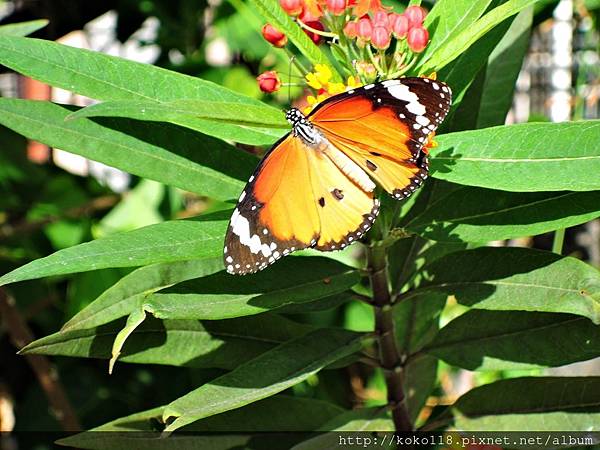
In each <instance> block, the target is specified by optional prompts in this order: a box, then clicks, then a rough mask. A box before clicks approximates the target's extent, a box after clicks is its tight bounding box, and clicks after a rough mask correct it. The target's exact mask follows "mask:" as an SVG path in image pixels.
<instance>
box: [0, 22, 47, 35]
mask: <svg viewBox="0 0 600 450" xmlns="http://www.w3.org/2000/svg"><path fill="white" fill-rule="evenodd" d="M46 25H48V21H47V20H46V19H39V20H30V21H28V22H19V23H10V24H7V25H1V26H0V36H27V35H28V34H31V33H33V32H35V31H37V30H40V29H42V28H44V27H45V26H46Z"/></svg>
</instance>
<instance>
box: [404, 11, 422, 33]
mask: <svg viewBox="0 0 600 450" xmlns="http://www.w3.org/2000/svg"><path fill="white" fill-rule="evenodd" d="M404 15H405V16H406V18H407V19H408V23H409V24H410V28H412V27H419V26H421V25H423V20H425V16H426V13H425V10H424V9H423V8H421V7H420V6H409V7H408V8H406V10H405V11H404Z"/></svg>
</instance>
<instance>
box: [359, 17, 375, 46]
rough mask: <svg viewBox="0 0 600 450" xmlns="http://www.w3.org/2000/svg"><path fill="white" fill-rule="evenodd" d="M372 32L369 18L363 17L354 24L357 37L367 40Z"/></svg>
mask: <svg viewBox="0 0 600 450" xmlns="http://www.w3.org/2000/svg"><path fill="white" fill-rule="evenodd" d="M372 32H373V25H371V19H369V18H368V17H363V18H362V19H360V20H359V21H358V25H356V34H357V36H358V37H359V38H361V39H363V40H365V41H368V40H370V39H371V33H372Z"/></svg>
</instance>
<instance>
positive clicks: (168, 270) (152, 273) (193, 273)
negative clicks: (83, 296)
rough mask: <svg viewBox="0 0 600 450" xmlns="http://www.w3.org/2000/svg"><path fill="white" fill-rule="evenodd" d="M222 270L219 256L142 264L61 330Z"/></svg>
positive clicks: (120, 312)
mask: <svg viewBox="0 0 600 450" xmlns="http://www.w3.org/2000/svg"><path fill="white" fill-rule="evenodd" d="M220 270H223V259H222V257H221V256H218V257H213V258H205V259H193V260H191V261H180V262H175V263H165V264H154V265H151V266H146V267H141V268H139V269H136V270H134V271H133V272H131V273H130V274H128V275H126V276H124V277H123V278H121V280H119V281H118V282H116V283H115V284H114V285H113V286H111V287H110V288H109V289H107V290H106V291H104V293H102V295H100V296H99V297H98V298H97V299H96V300H94V301H93V302H92V303H90V304H89V305H87V306H86V307H85V308H84V309H82V310H81V311H79V312H78V313H77V314H75V316H73V317H72V318H71V319H70V320H69V321H68V322H67V323H65V324H64V325H63V327H62V328H61V331H71V330H79V329H84V328H93V327H97V326H99V325H104V324H105V323H108V322H112V321H113V320H115V319H118V318H120V317H124V316H127V315H129V314H130V313H131V312H132V311H134V310H135V309H140V308H141V307H142V304H143V302H144V300H145V299H146V297H147V296H148V295H149V294H151V293H153V292H156V291H159V290H160V289H163V288H165V287H167V286H171V285H173V284H176V283H180V282H182V281H185V280H190V279H192V278H198V277H203V276H206V275H211V274H213V273H215V272H218V271H220Z"/></svg>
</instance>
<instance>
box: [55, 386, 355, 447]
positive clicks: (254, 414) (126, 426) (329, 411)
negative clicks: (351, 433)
mask: <svg viewBox="0 0 600 450" xmlns="http://www.w3.org/2000/svg"><path fill="white" fill-rule="evenodd" d="M164 409H165V407H164V406H161V407H158V408H153V409H150V410H147V411H142V412H139V413H135V414H131V415H129V416H125V417H121V418H119V419H116V420H112V421H110V422H108V423H105V424H104V425H101V426H99V427H95V428H92V429H91V430H89V431H87V432H85V433H80V434H78V435H75V436H70V437H68V438H66V439H64V440H62V441H61V442H62V443H64V445H71V446H74V447H78V445H77V443H78V442H82V443H83V442H84V441H82V440H80V439H82V438H89V439H90V442H93V436H91V435H92V434H94V433H95V432H98V431H154V430H153V429H152V427H151V420H153V419H154V420H159V419H160V418H161V417H162V414H163V411H164ZM273 411H276V412H277V414H273ZM342 413H344V410H343V409H342V408H340V407H339V406H336V405H334V404H332V403H329V402H325V401H322V400H317V399H313V398H302V397H291V396H288V395H275V396H273V397H268V398H265V399H263V400H260V401H258V402H255V403H252V404H250V405H248V406H246V407H244V408H239V409H234V410H232V411H227V412H224V413H222V414H217V415H215V416H211V417H207V418H205V419H203V420H200V421H197V422H193V423H191V424H189V425H186V426H185V427H183V428H182V429H181V431H182V432H195V433H201V432H219V433H235V432H249V431H273V430H277V431H278V432H292V431H312V430H315V429H317V428H319V427H320V426H322V425H323V424H324V423H326V422H327V421H329V420H331V419H333V418H334V417H336V416H338V415H340V414H342ZM86 435H87V436H86ZM152 438H153V439H156V436H153V437H152ZM69 443H70V444H69Z"/></svg>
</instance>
